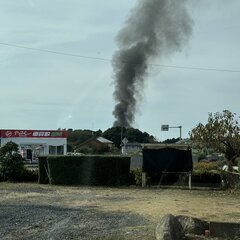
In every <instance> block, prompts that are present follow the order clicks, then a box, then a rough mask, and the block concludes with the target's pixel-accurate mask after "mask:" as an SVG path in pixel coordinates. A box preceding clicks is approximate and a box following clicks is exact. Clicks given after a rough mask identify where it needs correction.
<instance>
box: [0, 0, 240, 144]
mask: <svg viewBox="0 0 240 240" xmlns="http://www.w3.org/2000/svg"><path fill="white" fill-rule="evenodd" d="M137 2H138V1H137V0H121V1H118V0H104V1H96V0H69V1H66V0H51V1H46V0H18V1H13V0H0V83H1V87H0V110H1V118H0V128H1V129H5V128H6V129H17V128H19V129H57V128H73V129H93V130H98V129H102V130H106V129H107V128H109V127H111V126H112V124H113V121H114V118H113V116H112V111H113V108H114V100H113V97H112V94H113V91H114V86H113V84H112V82H113V69H112V65H111V62H110V61H101V60H94V59H87V58H80V57H71V56H64V55H56V54H52V53H46V52H39V51H33V50H27V49H21V48H16V47H11V46H7V45H4V44H15V45H19V46H25V47H29V48H38V49H45V50H51V51H57V52H64V53H69V54H76V55H81V56H90V57H94V58H103V59H111V58H112V55H113V54H114V52H115V51H116V50H117V43H116V41H115V37H116V35H117V33H118V31H119V30H120V29H121V28H122V27H123V25H124V22H125V20H126V18H127V16H129V13H130V10H131V9H132V7H134V6H135V5H136V4H137ZM188 7H189V12H190V15H191V16H192V19H193V21H194V25H193V34H192V36H191V38H190V40H189V42H188V43H187V44H186V45H185V46H184V48H183V49H182V51H181V52H177V53H176V54H173V55H171V57H169V58H167V59H158V58H155V59H154V60H153V63H155V64H160V65H161V64H162V65H171V66H186V67H197V68H214V69H230V70H237V71H240V66H239V63H240V59H239V58H240V47H239V43H240V30H239V29H240V26H239V25H240V15H239V10H240V1H238V0H230V1H225V0H201V1H196V0H190V1H189V4H188ZM1 43H2V44H1ZM239 77H240V72H227V71H201V70H190V69H178V68H165V67H154V66H152V67H150V68H149V70H148V76H147V77H146V81H145V89H144V92H143V98H142V101H141V102H139V103H138V112H137V114H136V116H135V123H134V127H136V128H139V129H141V130H142V131H147V132H149V133H150V134H152V135H154V136H156V137H157V138H158V139H159V140H163V139H166V138H171V137H178V136H179V131H178V129H171V130H170V131H169V132H161V131H160V128H161V124H169V125H170V126H179V125H181V126H182V127H183V137H187V136H188V132H189V131H190V130H191V129H192V128H193V127H195V126H196V125H197V124H198V123H199V122H206V120H207V116H208V113H209V112H216V111H222V110H224V109H229V110H230V111H233V112H236V113H237V114H238V115H239V90H240V81H239Z"/></svg>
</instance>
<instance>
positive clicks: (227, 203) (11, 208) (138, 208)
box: [0, 183, 240, 240]
mask: <svg viewBox="0 0 240 240" xmlns="http://www.w3.org/2000/svg"><path fill="white" fill-rule="evenodd" d="M239 203H240V194H234V195H232V194H227V193H225V192H212V191H188V190H176V189H175V190H169V189H168V190H166V189H164V190H163V189H137V188H101V187H99V188H94V187H67V186H51V185H38V184H24V183H22V184H13V183H0V239H3V240H5V239H26V240H27V239H29V240H30V239H53V240H55V239H56V240H57V239H83V240H85V239H100V240H101V239H107V240H110V239H112V240H113V239H114V240H115V239H116V240H120V239H127V240H130V239H133V240H134V239H142V240H151V239H155V237H154V230H155V226H156V223H157V220H158V219H159V218H160V217H161V216H163V215H164V214H166V213H172V214H175V215H177V214H185V215H190V216H194V217H199V218H203V219H205V220H209V221H210V220H215V221H216V220H224V219H225V220H228V221H229V220H232V221H237V222H240V208H239V206H240V205H239ZM203 206H205V208H203ZM220 210H221V211H220ZM196 239H200V238H196Z"/></svg>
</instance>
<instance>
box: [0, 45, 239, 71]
mask: <svg viewBox="0 0 240 240" xmlns="http://www.w3.org/2000/svg"><path fill="white" fill-rule="evenodd" d="M0 45H4V46H8V47H15V48H22V49H27V50H32V51H39V52H45V53H51V54H57V55H64V56H70V57H76V58H85V59H91V60H98V61H105V62H112V60H111V59H108V58H99V57H91V56H85V55H79V54H73V53H66V52H59V51H52V50H47V49H40V48H32V47H26V46H22V45H16V44H10V43H3V42H0ZM126 63H127V61H126ZM131 64H138V63H132V62H131ZM149 66H153V67H164V68H176V69H186V70H200V71H214V72H230V73H240V70H233V69H221V68H203V67H188V66H175V65H164V64H154V63H149Z"/></svg>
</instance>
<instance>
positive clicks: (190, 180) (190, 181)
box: [188, 172, 192, 190]
mask: <svg viewBox="0 0 240 240" xmlns="http://www.w3.org/2000/svg"><path fill="white" fill-rule="evenodd" d="M188 177H189V178H188V187H189V190H191V189H192V173H191V172H189V175H188Z"/></svg>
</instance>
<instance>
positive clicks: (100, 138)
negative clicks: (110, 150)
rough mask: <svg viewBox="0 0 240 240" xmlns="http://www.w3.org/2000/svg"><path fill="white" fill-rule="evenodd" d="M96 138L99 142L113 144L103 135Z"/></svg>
mask: <svg viewBox="0 0 240 240" xmlns="http://www.w3.org/2000/svg"><path fill="white" fill-rule="evenodd" d="M97 140H98V141H99V142H101V143H109V144H113V142H112V141H110V140H108V139H106V138H103V137H98V138H97Z"/></svg>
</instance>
